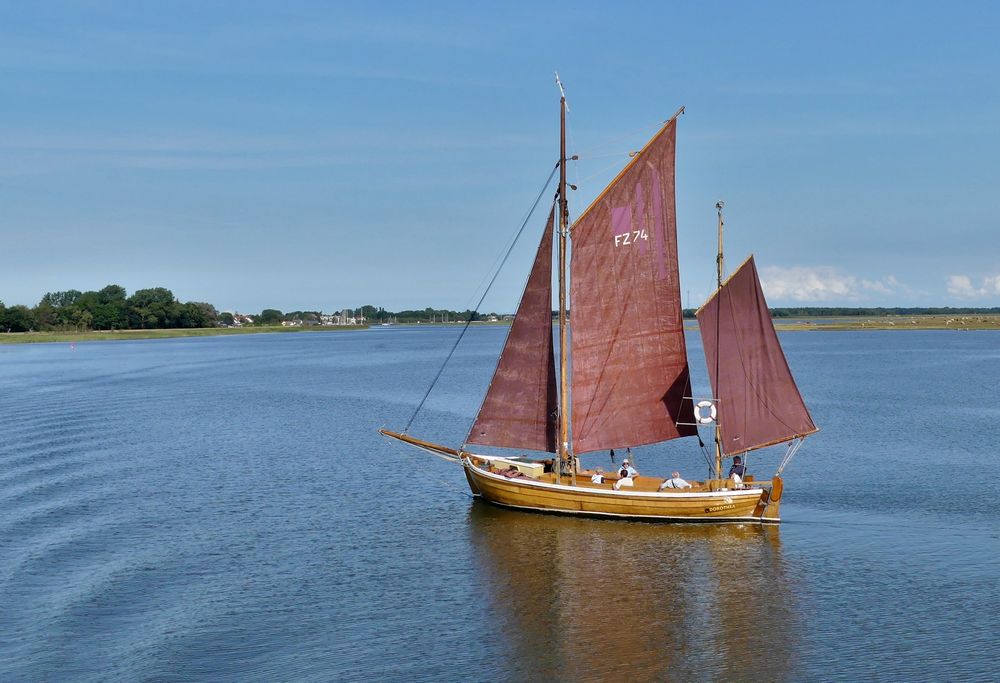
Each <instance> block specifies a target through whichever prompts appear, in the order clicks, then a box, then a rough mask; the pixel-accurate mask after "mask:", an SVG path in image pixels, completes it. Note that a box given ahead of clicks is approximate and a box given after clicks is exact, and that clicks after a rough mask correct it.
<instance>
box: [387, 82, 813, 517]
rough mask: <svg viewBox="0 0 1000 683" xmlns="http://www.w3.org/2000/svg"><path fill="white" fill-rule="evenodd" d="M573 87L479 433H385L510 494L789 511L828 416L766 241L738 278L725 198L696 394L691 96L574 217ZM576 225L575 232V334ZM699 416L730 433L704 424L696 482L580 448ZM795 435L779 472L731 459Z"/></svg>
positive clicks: (674, 432) (611, 444) (500, 501)
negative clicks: (689, 236)
mask: <svg viewBox="0 0 1000 683" xmlns="http://www.w3.org/2000/svg"><path fill="white" fill-rule="evenodd" d="M560 102H561V116H560V119H561V126H560V152H561V153H560V160H561V161H560V164H559V167H560V179H559V192H558V195H557V197H558V200H557V201H558V204H557V205H554V206H553V209H552V212H551V214H550V215H549V218H548V222H547V224H546V227H545V231H544V233H543V234H542V239H541V243H540V244H539V246H538V251H537V254H536V256H535V260H534V264H533V266H532V269H531V273H530V276H529V278H528V283H527V285H526V286H525V290H524V293H523V295H522V298H521V302H520V305H519V307H518V309H517V313H516V315H515V317H514V321H513V324H512V325H511V328H510V331H509V333H508V337H507V340H506V343H505V345H504V348H503V351H502V353H501V355H500V358H499V361H498V365H497V368H496V371H495V373H494V375H493V380H492V382H491V383H490V386H489V389H488V390H487V393H486V396H485V397H484V399H483V402H482V405H481V407H480V409H479V412H478V414H477V416H476V418H475V422H474V423H473V425H472V428H471V430H470V431H469V434H468V436H467V437H466V439H465V443H464V444H463V445H462V446H461V447H459V448H449V447H447V446H442V445H439V444H434V443H430V442H427V441H424V440H421V439H417V438H414V437H411V436H409V435H407V434H405V433H398V432H393V431H389V430H385V429H383V430H380V431H381V433H382V434H383V435H385V436H387V437H390V438H393V439H397V440H399V441H403V442H405V443H407V444H410V445H412V446H415V447H417V448H420V449H422V450H425V451H428V452H430V453H433V454H435V455H438V456H440V457H442V458H445V459H446V460H452V461H454V462H456V463H459V464H461V465H462V467H463V469H464V471H465V476H466V479H467V480H468V483H469V487H470V489H471V490H472V493H473V494H474V495H476V496H480V497H482V498H483V499H485V500H487V501H489V502H491V503H495V504H497V505H501V506H505V507H510V508H517V509H521V510H533V511H542V512H557V513H567V514H575V515H590V516H598V517H616V518H627V519H646V520H649V519H655V520H668V521H708V522H737V521H751V520H753V521H758V520H759V521H761V522H778V521H780V515H779V505H780V501H781V497H782V490H783V481H782V478H781V474H782V472H783V470H784V468H785V466H786V465H787V464H788V462H789V461H790V460H791V458H792V457H793V456H794V455H795V453H796V451H797V450H798V448H799V446H800V445H801V444H802V441H803V439H804V438H805V437H806V436H808V435H810V434H812V433H814V432H816V431H818V430H817V428H816V426H815V425H814V424H813V421H812V418H811V416H810V414H809V411H808V409H807V408H806V406H805V403H804V402H803V400H802V396H801V395H800V393H799V391H798V388H797V387H796V385H795V380H794V379H793V378H792V375H791V372H790V370H789V367H788V364H787V362H786V360H785V356H784V353H783V352H782V349H781V346H780V344H779V342H778V337H777V334H776V333H775V330H774V326H773V324H772V323H771V317H770V314H769V311H768V308H767V304H766V302H765V300H764V294H763V291H762V289H761V285H760V280H759V278H758V275H757V269H756V266H755V264H754V260H753V257H752V256H751V257H749V258H748V259H747V260H746V261H744V262H743V264H742V265H741V266H740V267H739V268H738V269H737V270H736V272H735V273H734V274H733V275H732V276H731V277H729V278H728V279H726V280H724V279H723V252H722V226H723V221H722V203H721V202H720V203H719V204H717V205H716V206H717V209H718V236H719V249H718V258H717V271H718V272H717V276H718V278H717V284H718V288H717V290H716V292H715V293H714V294H713V295H712V296H711V297H710V298H709V299H708V301H706V302H705V304H704V305H703V306H702V307H701V308H700V309H698V312H697V318H698V324H699V327H700V330H701V336H702V341H703V345H704V348H705V353H706V359H707V362H708V369H709V378H710V381H711V385H712V390H713V393H714V397H706V398H703V399H699V398H698V397H694V396H693V395H692V391H691V380H690V373H689V368H688V357H687V348H686V345H685V340H684V322H683V318H682V312H681V294H680V279H679V274H678V263H677V231H676V213H675V196H674V166H675V146H676V130H677V118H678V116H679V115H680V114H682V113H683V111H684V110H683V107H682V108H681V109H680V110H679V111H678V112H677V114H675V115H674V116H673V117H672V118H671V119H670V120H668V121H667V122H666V123H665V124H664V125H663V126H662V127H661V128H660V130H659V131H658V132H657V133H656V134H655V135H654V136H653V137H652V139H651V140H650V141H649V142H648V143H647V144H646V146H645V147H644V148H643V149H642V150H641V151H640V152H639V153H637V154H636V155H635V156H634V157H633V158H632V159H631V161H629V163H628V164H627V165H626V166H625V168H624V169H623V170H622V171H621V172H620V173H619V174H618V176H617V177H616V178H615V179H614V181H612V183H611V184H610V185H609V186H608V187H607V188H606V189H605V190H604V191H603V192H602V193H601V194H600V196H598V198H597V199H596V200H595V201H594V202H593V203H592V204H591V205H590V207H588V208H587V210H586V211H584V212H583V214H582V215H581V216H580V217H579V218H578V219H577V220H576V222H575V223H574V224H573V225H572V226H569V221H568V208H567V201H566V160H567V157H566V137H565V135H566V133H565V116H566V102H565V97H563V98H562V99H561V101H560ZM557 208H558V229H556V228H555V223H556V214H557ZM553 233H555V237H556V238H557V239H558V254H559V257H558V261H559V346H560V349H561V353H560V354H559V358H560V362H559V369H558V373H557V370H556V363H555V353H554V341H553V335H552V321H551V301H552V291H551V289H552V286H551V273H552V244H553ZM567 236H571V237H572V239H573V251H572V264H571V265H572V269H573V279H572V286H571V291H570V294H571V297H572V314H573V334H572V340H569V339H568V336H569V335H568V334H567V332H568V320H567V305H566V300H567V296H566V279H567V278H566V239H567ZM569 358H572V363H571V365H572V376H571V377H570V376H569V370H568V365H570V363H569V362H568V359H569ZM557 374H558V377H559V382H558V388H557V381H556V378H557ZM571 403H572V405H570V404H571ZM699 426H703V427H706V428H711V429H712V431H713V433H714V441H715V448H714V454H712V453H710V452H709V451H708V448H707V447H705V445H704V444H703V443H702V442H701V439H700V437H699V439H698V441H699V445H700V446H701V447H702V449H703V450H704V452H705V455H706V459H707V460H708V463H709V466H710V468H711V473H710V476H709V478H708V479H707V480H705V481H692V482H690V483H691V484H692V487H691V488H685V489H672V488H668V489H665V490H660V487H661V484H663V483H664V482H665V479H664V478H661V477H651V476H645V475H642V476H637V477H624V478H623V477H620V476H619V475H618V474H612V475H610V476H607V478H606V480H605V481H604V482H602V483H593V482H592V480H591V477H592V475H593V474H594V473H595V472H594V470H589V469H582V468H581V466H580V463H579V461H578V459H577V458H578V456H580V455H582V454H585V453H595V452H600V451H608V450H609V449H615V448H616V449H625V448H627V447H636V446H641V445H646V444H653V443H659V442H663V441H667V440H670V439H676V438H679V437H688V436H697V435H698V427H699ZM404 432H405V430H404ZM781 443H787V444H788V446H787V450H786V451H785V455H784V458H783V459H782V460H781V463H780V465H779V466H778V467H777V470H776V472H775V474H774V476H773V477H772V478H771V479H769V480H766V481H756V480H754V479H753V477H751V476H749V475H747V476H746V477H745V480H744V481H742V482H741V481H739V479H738V478H736V477H731V476H730V475H729V474H727V473H726V472H725V471H724V469H723V462H724V460H725V459H727V458H730V457H733V456H737V455H739V456H742V458H744V459H745V458H747V456H748V455H749V453H751V452H753V451H756V450H757V449H760V448H764V447H766V446H772V445H776V444H781ZM472 445H482V446H494V447H502V448H512V449H518V450H522V451H523V450H530V451H540V452H547V453H550V454H554V455H551V456H549V457H532V458H528V457H501V456H492V455H484V454H477V453H474V452H473V451H471V450H470V446H472ZM713 456H714V457H713ZM622 484H631V486H627V485H622ZM619 487H620V488H619Z"/></svg>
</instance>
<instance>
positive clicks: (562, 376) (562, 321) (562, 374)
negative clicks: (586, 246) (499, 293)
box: [556, 75, 576, 484]
mask: <svg viewBox="0 0 1000 683" xmlns="http://www.w3.org/2000/svg"><path fill="white" fill-rule="evenodd" d="M556 79H557V81H558V75H557V76H556ZM559 90H560V91H561V90H562V83H559ZM561 95H562V96H561V97H560V98H559V466H558V467H557V468H556V481H557V482H559V481H560V477H561V476H562V468H563V465H564V464H565V463H568V462H569V461H570V453H569V392H568V382H567V380H566V366H567V363H566V361H567V358H566V353H567V337H566V331H567V330H566V235H567V234H568V232H569V205H568V202H567V201H566V95H565V94H562V93H561ZM570 471H571V474H570V477H571V480H572V483H573V484H576V466H575V465H573V466H572V467H571V470H570Z"/></svg>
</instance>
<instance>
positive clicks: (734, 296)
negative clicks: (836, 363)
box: [698, 256, 817, 455]
mask: <svg viewBox="0 0 1000 683" xmlns="http://www.w3.org/2000/svg"><path fill="white" fill-rule="evenodd" d="M698 327H699V328H700V329H701V338H702V343H703V344H704V346H705V359H706V360H707V361H708V375H709V378H710V379H711V382H712V390H713V391H714V393H715V396H716V398H717V399H718V401H719V403H718V420H719V429H720V430H721V432H722V452H723V453H724V454H726V455H733V454H734V453H743V452H744V451H749V450H753V449H755V448H763V447H764V446H770V445H772V444H776V443H781V442H783V441H789V440H791V439H794V438H796V437H800V436H805V435H807V434H812V433H813V432H815V431H817V429H816V425H814V424H813V421H812V417H811V416H810V415H809V410H808V409H807V408H806V405H805V403H803V401H802V395H801V394H799V389H798V387H797V386H796V385H795V380H794V379H793V378H792V372H791V370H789V369H788V361H786V360H785V354H784V352H782V350H781V344H780V343H779V342H778V335H777V333H776V332H775V331H774V325H773V324H772V323H771V313H770V311H769V310H768V308H767V302H766V301H765V300H764V292H763V290H762V289H761V286H760V280H759V279H758V277H757V266H756V265H754V261H753V256H751V257H750V258H748V259H747V260H746V261H745V262H744V263H743V265H742V266H740V267H739V269H738V270H737V271H736V272H735V273H733V275H732V276H731V277H730V278H729V279H728V280H727V281H726V282H724V283H723V285H722V288H721V289H720V290H719V291H718V292H716V294H715V295H713V296H712V298H711V299H709V300H708V301H707V302H706V303H705V305H704V306H702V307H701V309H700V310H699V311H698Z"/></svg>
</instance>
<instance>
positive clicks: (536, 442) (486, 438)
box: [466, 210, 558, 453]
mask: <svg viewBox="0 0 1000 683" xmlns="http://www.w3.org/2000/svg"><path fill="white" fill-rule="evenodd" d="M554 216H555V210H553V212H552V213H551V214H549V220H548V223H547V224H546V226H545V234H544V235H542V241H541V243H540V244H539V245H538V253H537V254H536V255H535V263H534V265H533V266H532V268H531V274H530V275H529V276H528V283H527V284H526V285H525V287H524V293H523V294H522V295H521V303H520V305H519V306H518V308H517V313H516V315H515V316H514V322H513V323H512V324H511V327H510V332H509V333H508V335H507V342H506V344H505V345H504V348H503V353H502V354H501V355H500V360H499V362H498V363H497V369H496V372H495V373H494V374H493V381H492V382H491V383H490V388H489V390H488V391H487V392H486V398H484V399H483V405H482V407H481V408H480V409H479V415H477V416H476V421H475V423H474V424H473V425H472V430H471V431H470V432H469V437H468V439H466V442H467V443H475V444H481V445H486V446H502V447H507V448H524V449H528V450H535V451H548V452H550V453H552V452H555V450H556V427H557V423H558V397H557V394H556V369H555V360H554V358H555V356H554V347H553V342H552V226H553V220H554Z"/></svg>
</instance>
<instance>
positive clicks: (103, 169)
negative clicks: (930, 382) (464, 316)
mask: <svg viewBox="0 0 1000 683" xmlns="http://www.w3.org/2000/svg"><path fill="white" fill-rule="evenodd" d="M998 35H1000V9H998V8H997V6H995V5H991V4H990V3H975V2H965V3H958V4H954V5H953V6H950V7H948V6H945V5H944V4H942V3H917V2H888V3H886V2H857V3H855V2H837V3H827V4H825V5H819V4H818V3H792V2H789V3H767V2H761V3H735V2H734V3H723V2H719V3H713V2H705V3H679V2H678V3H667V2H651V3H586V2H575V3H571V4H569V5H567V4H565V3H558V4H554V3H553V4H549V3H534V2H533V3H483V4H480V3H467V2H463V3H436V2H435V3H393V2H381V3H368V2H363V3H348V2H338V3H326V2H318V3H306V2H299V3H285V6H279V4H278V3H251V2H240V3H212V2H192V3H184V2H173V3H154V2H128V3H125V2H122V3H117V4H112V3H99V2H73V3H46V2H37V3H5V4H3V5H0V97H2V101H3V103H4V106H3V107H2V108H0V300H3V301H4V302H5V303H7V304H15V303H24V304H28V305H33V304H35V303H37V301H38V300H39V298H40V297H41V296H42V295H43V294H44V293H45V292H47V291H52V290H62V289H68V288H75V289H95V288H100V287H103V286H104V285H106V284H109V283H116V284H120V285H122V286H124V287H126V289H128V290H129V291H130V292H131V291H133V290H135V289H137V288H141V287H151V286H164V287H168V288H170V289H172V290H173V291H174V293H175V294H176V295H177V296H178V297H179V298H181V299H182V300H200V301H209V302H211V303H214V304H215V305H217V306H218V307H219V308H220V309H228V310H234V309H235V310H241V311H254V310H258V311H259V310H260V309H262V308H265V307H273V308H280V309H282V310H293V309H322V310H328V311H329V310H336V309H340V308H343V307H345V306H359V305H361V304H373V305H381V306H385V307H386V308H389V309H395V310H398V309H403V308H411V307H420V308H423V307H425V306H435V307H447V308H466V307H468V306H470V305H472V304H473V303H474V301H475V297H474V290H475V289H476V287H477V286H478V285H479V284H480V283H481V281H482V278H483V274H484V273H485V272H486V271H487V270H488V269H489V267H490V266H491V265H492V264H493V263H494V261H495V260H496V257H497V255H498V254H499V252H500V251H501V249H502V248H503V245H504V244H505V243H506V241H507V240H508V238H509V237H510V236H511V234H512V233H513V232H514V230H515V229H516V228H517V226H518V225H519V224H520V221H521V219H522V218H523V217H524V215H525V211H526V210H527V209H528V207H529V206H530V204H531V201H532V200H533V199H534V196H535V194H536V193H537V192H538V190H539V188H540V186H541V184H542V182H543V181H544V179H545V177H546V176H547V174H548V172H549V170H550V169H551V167H552V164H553V163H554V161H555V159H556V157H557V153H558V100H557V97H558V92H557V90H556V88H555V85H554V82H553V72H554V71H555V70H559V72H560V74H561V75H562V78H563V80H564V82H565V84H566V88H567V93H568V97H569V101H570V106H571V111H570V117H569V125H570V140H571V148H572V149H571V151H573V152H575V153H577V154H579V155H580V156H581V160H580V162H579V163H577V164H574V165H573V167H572V168H571V169H570V179H571V181H574V182H577V184H578V185H579V188H580V189H579V190H578V192H576V193H575V195H574V197H573V199H574V202H573V205H572V207H571V212H572V213H573V214H577V213H579V212H580V211H582V209H583V208H584V207H585V206H586V204H587V203H588V202H589V200H590V199H591V198H593V197H594V196H595V195H596V194H597V193H598V192H600V190H601V189H602V187H603V185H604V183H605V182H607V181H608V180H609V179H610V178H611V177H613V175H614V173H615V172H616V170H617V168H619V167H620V166H621V165H622V164H624V163H625V161H627V153H628V152H629V151H630V150H632V149H635V148H637V147H638V146H640V145H641V144H642V142H643V140H644V138H645V137H646V136H647V135H649V134H651V133H652V132H653V131H654V130H655V128H656V125H657V123H658V122H659V121H662V120H663V119H665V118H667V117H669V116H670V115H671V114H672V113H673V112H674V111H675V110H676V109H677V108H678V107H679V106H681V105H685V106H686V108H687V114H686V115H685V116H684V117H683V118H682V119H681V121H680V124H679V129H678V149H679V151H678V171H677V176H678V177H677V189H678V224H679V242H680V256H681V259H682V266H681V279H682V287H683V289H684V290H685V291H684V295H685V298H686V299H688V298H689V300H690V302H691V303H692V304H695V305H697V304H698V303H699V302H700V300H701V298H703V297H704V296H705V295H707V294H708V293H709V291H710V290H711V287H712V282H713V276H714V275H713V269H714V250H715V234H714V231H715V211H714V204H715V202H716V200H718V199H720V198H723V199H725V201H726V206H727V241H726V245H727V256H728V260H729V263H730V264H731V265H734V266H735V265H736V264H737V263H738V262H739V261H741V260H742V259H743V257H744V256H745V255H746V254H747V253H749V252H750V251H753V252H755V253H756V255H757V263H758V267H759V268H760V270H761V275H762V278H763V279H764V281H765V289H766V292H767V294H768V297H769V301H770V303H771V304H772V305H792V304H796V303H802V304H808V305H854V306H868V305H890V306H891V305H927V306H936V305H975V306H996V305H1000V236H998V231H997V227H998V219H997V217H998V216H1000V193H998V192H997V191H996V187H997V186H998V184H1000V182H998V181H1000V162H998V161H997V160H998V159H1000V123H998V122H1000V85H998V83H1000V79H998V78H997V73H998V72H1000V49H998V46H997V39H996V36H998ZM543 221H544V216H543V210H541V209H540V210H539V212H538V213H537V214H536V216H535V219H534V222H533V223H532V227H531V228H530V230H531V235H530V239H528V240H527V241H526V242H525V244H524V245H522V246H521V247H519V248H518V249H517V250H516V251H515V253H514V255H513V256H512V263H513V267H511V268H509V269H508V270H509V271H510V273H509V274H508V273H506V272H505V274H504V275H503V276H502V277H501V278H500V279H499V280H498V283H497V286H496V288H495V291H494V292H493V293H492V294H491V295H490V297H489V298H488V299H487V301H486V303H485V305H484V307H485V308H487V309H492V310H512V309H513V307H514V306H515V304H516V299H517V296H518V294H519V292H520V288H521V285H522V284H523V281H524V278H525V276H526V268H527V265H528V263H529V262H530V258H531V253H532V252H533V250H534V247H535V244H537V242H536V239H537V235H538V233H539V231H540V230H541V228H542V223H543Z"/></svg>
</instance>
